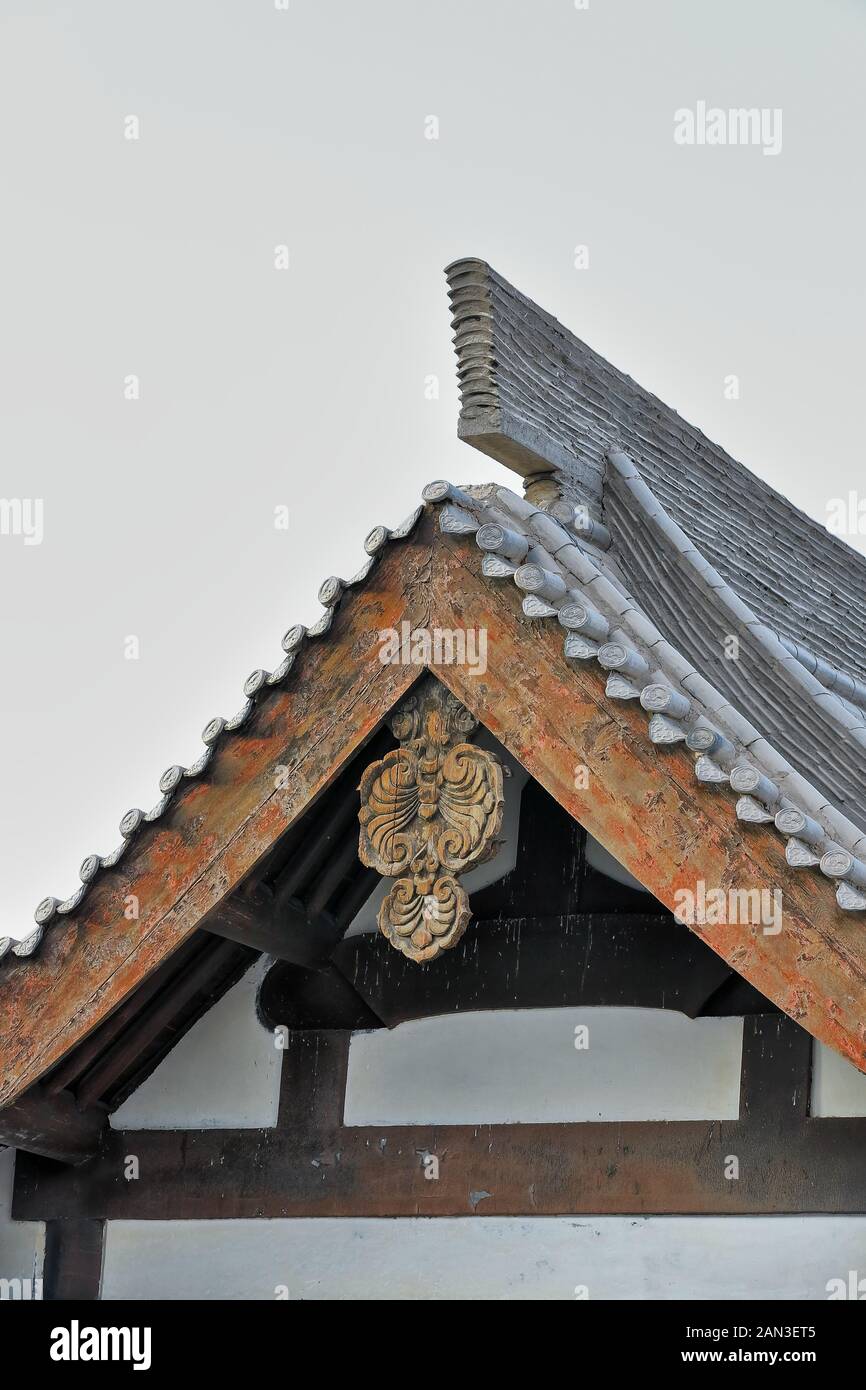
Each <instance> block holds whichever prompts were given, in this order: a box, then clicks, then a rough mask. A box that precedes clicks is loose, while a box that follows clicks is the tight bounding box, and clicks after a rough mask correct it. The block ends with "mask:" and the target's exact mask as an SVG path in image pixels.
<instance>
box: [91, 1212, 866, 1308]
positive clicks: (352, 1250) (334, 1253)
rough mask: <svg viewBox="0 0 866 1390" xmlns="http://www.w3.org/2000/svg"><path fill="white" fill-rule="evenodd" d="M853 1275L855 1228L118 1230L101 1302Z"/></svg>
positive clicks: (819, 1282)
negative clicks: (107, 1300)
mask: <svg viewBox="0 0 866 1390" xmlns="http://www.w3.org/2000/svg"><path fill="white" fill-rule="evenodd" d="M851 1270H859V1271H860V1273H861V1275H866V1217H863V1216H848V1217H845V1216H838V1217H837V1216H765V1217H759V1216H751V1217H739V1216H738V1217H733V1216H727V1217H708V1216H703V1217H702V1216H696V1217H680V1216H668V1217H664V1216H654V1217H642V1218H638V1217H630V1216H605V1217H582V1218H579V1217H547V1218H543V1217H537V1218H533V1219H522V1218H516V1217H475V1218H473V1217H464V1218H460V1217H457V1218H453V1217H438V1218H434V1219H429V1218H428V1219H418V1220H411V1219H397V1220H347V1219H343V1220H332V1219H329V1218H322V1219H318V1220H294V1221H179V1222H163V1221H139V1222H135V1221H117V1222H110V1223H109V1225H108V1230H107V1237H106V1255H105V1266H104V1273H103V1298H108V1299H117V1298H147V1299H157V1298H161V1299H196V1298H201V1299H220V1298H222V1299H272V1298H276V1297H284V1298H285V1297H288V1298H289V1299H294V1300H301V1299H310V1300H312V1299H357V1300H378V1299H414V1300H423V1301H425V1302H430V1301H433V1300H439V1299H467V1300H469V1299H488V1300H490V1299H494V1300H496V1299H567V1300H573V1299H575V1298H576V1297H581V1296H586V1297H588V1298H589V1299H590V1300H592V1299H601V1298H612V1299H672V1298H685V1299H692V1298H697V1299H707V1298H711V1299H740V1298H743V1299H750V1298H769V1299H783V1298H784V1299H826V1298H827V1284H828V1282H829V1281H830V1280H831V1279H837V1278H838V1279H843V1280H847V1278H848V1274H849V1271H851ZM583 1290H585V1291H586V1293H585V1294H583V1292H582V1291H583ZM576 1291H577V1293H576Z"/></svg>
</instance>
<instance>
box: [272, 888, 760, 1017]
mask: <svg viewBox="0 0 866 1390" xmlns="http://www.w3.org/2000/svg"><path fill="white" fill-rule="evenodd" d="M332 959H333V961H334V963H335V964H336V965H337V966H338V967H339V969H340V970H341V971H342V973H343V974H344V975H345V977H346V979H347V980H348V981H349V982H350V983H351V985H352V986H353V988H354V989H355V990H357V992H358V993H359V994H360V995H361V997H362V998H363V999H364V1000H365V1001H366V1003H367V1004H368V1005H369V1007H370V1008H371V1009H372V1010H373V1012H374V1013H375V1014H376V1015H378V1017H379V1018H381V1019H382V1020H383V1022H384V1023H385V1024H386V1025H387V1026H388V1027H389V1028H393V1027H394V1026H395V1025H396V1024H398V1023H404V1022H406V1021H407V1020H408V1019H413V1018H430V1017H432V1016H434V1015H436V1014H449V1013H460V1012H464V1011H468V1010H476V1009H557V1008H566V1007H568V1006H569V1005H575V1004H586V1005H608V1006H611V1007H614V1006H626V1007H634V1008H647V1009H653V1008H659V1009H660V1008H669V1009H677V1010H679V1011H680V1012H681V1013H684V1014H687V1015H688V1017H690V1018H695V1017H697V1016H698V1015H699V1014H700V1013H701V1011H702V1008H703V1005H704V1003H705V1002H706V1000H707V999H708V998H710V997H711V996H712V995H713V994H714V992H715V991H716V989H717V988H718V986H719V985H720V984H721V983H722V982H723V981H724V980H726V979H727V978H728V976H729V974H730V970H729V967H728V966H726V965H725V963H724V961H721V960H719V957H718V956H717V955H716V954H715V953H714V952H713V951H710V950H708V948H707V947H706V946H704V945H703V943H702V942H701V941H699V940H698V939H697V937H695V936H694V934H693V933H692V932H690V931H688V929H687V928H686V927H683V926H680V925H678V924H677V923H676V922H674V921H673V919H672V918H671V917H670V916H668V915H667V914H666V913H655V914H651V913H646V914H642V915H631V914H628V915H622V914H605V913H586V914H578V913H573V914H570V915H567V916H561V917H535V918H514V919H507V920H504V921H500V920H495V921H490V922H474V923H472V924H470V926H469V928H468V929H467V931H466V934H465V936H464V937H463V939H462V940H461V941H460V942H459V943H458V945H457V946H455V947H454V949H453V950H451V951H448V952H447V953H446V954H444V955H443V956H442V957H441V958H440V959H439V960H437V961H436V962H435V964H434V965H431V966H429V967H426V968H423V969H422V968H419V967H418V966H417V965H416V964H415V962H414V961H410V960H407V958H406V957H405V956H403V955H401V954H400V953H399V952H397V951H395V950H394V949H393V948H392V947H391V946H390V945H389V943H388V942H387V941H386V940H385V938H384V937H383V936H381V935H380V934H379V933H378V932H369V933H365V934H363V935H359V936H352V937H347V938H345V939H344V940H343V941H341V942H340V943H339V944H338V945H337V946H336V947H335V949H334V952H333V955H332ZM279 981H280V968H279V967H275V968H274V970H273V971H272V972H271V973H270V974H269V975H268V977H267V979H266V981H265V982H264V984H263V987H262V990H261V994H260V1003H261V1007H262V1010H263V1013H264V1014H265V1015H266V1016H267V1017H269V1018H270V1017H271V1016H272V1015H274V1016H275V1015H276V1014H277V1013H281V1014H282V1015H283V1016H286V1013H287V1010H288V1009H289V1008H290V1007H291V990H292V987H293V980H292V977H291V975H286V976H285V978H284V984H283V986H282V987H281V986H280V984H279ZM763 1007H767V1008H769V1007H771V1006H770V1005H766V1004H765V1005H763Z"/></svg>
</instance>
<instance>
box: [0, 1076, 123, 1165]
mask: <svg viewBox="0 0 866 1390" xmlns="http://www.w3.org/2000/svg"><path fill="white" fill-rule="evenodd" d="M107 1123H108V1115H107V1112H106V1111H105V1110H104V1109H103V1108H102V1107H101V1106H92V1107H91V1108H89V1109H83V1110H79V1108H78V1106H77V1105H76V1103H75V1101H74V1100H73V1098H72V1096H71V1095H69V1093H68V1092H67V1091H60V1092H59V1093H58V1094H57V1095H51V1096H49V1095H46V1093H45V1092H44V1091H43V1090H42V1089H41V1088H40V1087H34V1088H33V1090H31V1091H29V1092H28V1093H27V1094H26V1095H23V1096H21V1097H20V1099H19V1100H17V1101H16V1102H15V1103H14V1104H13V1105H7V1106H6V1107H5V1108H4V1109H2V1110H0V1144H6V1145H8V1146H9V1147H10V1148H13V1149H25V1150H27V1151H28V1152H29V1153H34V1154H41V1155H42V1156H43V1157H44V1158H53V1159H57V1160H58V1161H59V1162H60V1163H72V1164H78V1163H83V1162H84V1161H85V1160H86V1159H88V1158H91V1157H92V1156H93V1155H94V1154H95V1153H96V1151H97V1150H98V1148H99V1145H100V1142H101V1140H102V1138H103V1135H104V1134H105V1131H106V1127H107Z"/></svg>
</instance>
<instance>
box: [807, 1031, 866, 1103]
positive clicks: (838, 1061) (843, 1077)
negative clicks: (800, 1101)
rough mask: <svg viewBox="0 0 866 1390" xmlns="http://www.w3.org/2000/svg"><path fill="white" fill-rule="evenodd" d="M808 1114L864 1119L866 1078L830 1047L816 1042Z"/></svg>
mask: <svg viewBox="0 0 866 1390" xmlns="http://www.w3.org/2000/svg"><path fill="white" fill-rule="evenodd" d="M810 1109H811V1113H812V1114H813V1115H818V1116H825V1117H826V1116H830V1115H866V1076H864V1075H863V1073H862V1071H858V1070H857V1068H856V1067H855V1066H854V1065H853V1064H852V1063H851V1062H848V1061H846V1059H845V1058H844V1057H840V1056H839V1053H838V1052H836V1051H834V1049H833V1048H832V1047H825V1046H824V1044H823V1043H819V1042H816V1043H815V1044H814V1051H813V1053H812V1099H811V1105H810Z"/></svg>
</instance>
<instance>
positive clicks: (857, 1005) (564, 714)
mask: <svg viewBox="0 0 866 1390" xmlns="http://www.w3.org/2000/svg"><path fill="white" fill-rule="evenodd" d="M481 559H482V557H481V554H480V552H479V551H478V550H477V548H476V549H473V547H471V546H469V545H466V544H461V543H460V542H458V541H455V540H452V539H450V538H445V539H443V542H442V544H441V546H440V547H438V548H437V563H436V566H435V570H434V586H435V593H434V611H435V613H436V616H437V622H438V623H439V624H441V625H442V626H443V627H452V628H454V627H459V626H461V625H467V626H474V627H476V628H479V627H484V628H486V630H487V651H488V658H487V660H488V666H487V671H486V672H485V673H484V674H483V675H477V674H473V673H472V671H471V670H470V669H469V668H468V667H466V666H456V665H455V666H441V667H439V668H437V671H436V674H437V675H438V677H439V679H440V680H442V681H443V682H444V683H445V684H446V685H448V686H449V687H450V689H451V690H453V692H454V694H455V695H456V696H457V697H458V699H460V700H461V701H462V702H463V704H465V705H466V707H467V708H468V709H469V710H471V711H472V713H473V714H475V715H476V716H477V718H478V719H479V720H480V721H481V722H482V723H483V724H485V725H486V727H487V728H488V729H490V731H491V732H492V733H493V734H495V735H496V737H497V738H499V739H500V740H501V742H502V743H503V744H504V746H505V747H506V748H507V749H508V750H509V751H510V752H511V753H512V754H513V755H514V756H515V757H516V758H517V759H518V760H519V761H520V762H521V763H522V764H523V766H524V767H525V768H526V769H527V770H528V771H529V772H530V774H531V775H532V776H533V777H535V778H536V780H537V781H539V782H540V783H541V785H542V786H544V787H545V788H546V790H547V791H548V792H550V794H551V795H552V796H553V797H554V798H555V799H556V800H557V801H558V802H559V803H560V805H561V806H563V807H564V808H565V809H566V810H567V811H568V812H569V814H570V815H572V816H574V817H575V819H577V820H579V821H580V822H581V824H582V825H584V826H585V827H586V829H587V830H588V831H589V832H590V834H592V835H593V836H595V838H596V839H597V840H599V841H600V842H601V844H603V845H604V846H605V848H606V849H608V850H609V851H610V852H611V854H613V855H614V856H615V857H616V858H617V859H618V860H619V861H620V863H622V864H623V865H624V866H625V868H626V869H628V870H629V872H630V873H632V874H633V875H634V876H635V878H637V879H639V881H640V882H641V883H643V884H644V886H645V887H646V888H648V889H649V890H650V892H652V893H653V894H654V895H655V896H656V897H657V898H658V899H659V901H660V902H661V903H663V904H664V905H665V906H666V907H668V908H670V909H671V910H672V911H673V910H675V908H676V906H677V898H676V896H675V895H676V893H677V890H678V889H691V890H692V891H694V890H695V887H696V884H697V882H698V880H703V881H704V883H705V884H706V885H707V886H708V887H712V888H716V887H717V888H722V889H724V890H728V889H750V888H761V887H764V888H767V889H769V890H774V889H780V890H781V892H782V894H783V899H782V907H783V926H782V930H781V932H779V934H778V935H765V934H764V933H763V930H762V928H761V926H760V925H754V924H746V925H710V924H705V925H697V926H695V927H694V928H693V929H694V930H695V931H696V932H697V934H698V935H699V936H700V937H701V938H702V940H704V941H705V942H706V943H707V945H709V946H710V947H711V948H712V949H713V950H714V951H716V952H717V953H718V954H719V955H720V956H721V957H722V958H723V959H724V960H726V961H727V962H728V964H729V965H730V966H731V967H732V968H733V969H734V970H736V971H737V972H738V973H739V974H740V975H742V976H744V978H745V979H747V980H748V981H749V982H750V983H751V984H752V985H754V986H755V988H756V989H758V990H759V991H760V992H761V994H763V995H765V996H766V997H767V998H768V999H771V1000H772V1001H773V1002H774V1003H775V1004H777V1005H778V1007H779V1008H780V1009H782V1010H783V1011H784V1012H785V1013H787V1014H789V1015H790V1017H791V1018H793V1019H795V1020H796V1021H797V1022H798V1023H800V1024H801V1025H802V1026H803V1027H804V1028H806V1029H807V1030H808V1031H809V1032H810V1033H812V1034H813V1035H814V1036H815V1037H817V1038H820V1040H821V1041H822V1042H825V1043H827V1044H828V1045H829V1046H831V1047H833V1048H835V1049H836V1050H837V1051H838V1052H840V1053H841V1054H842V1055H843V1056H844V1057H847V1058H848V1059H849V1060H850V1061H852V1062H853V1063H854V1065H855V1066H857V1067H858V1068H860V1070H866V941H864V938H863V932H862V927H861V926H860V924H859V923H857V922H855V921H852V920H851V918H850V916H846V914H845V913H844V912H843V911H841V909H840V908H839V907H838V906H837V903H836V900H835V897H834V895H833V892H832V888H831V887H830V885H829V884H828V883H827V881H826V879H824V878H822V877H821V876H819V875H815V874H808V873H802V872H798V871H796V870H794V869H792V868H791V867H790V866H789V865H788V864H787V862H786V860H785V854H784V846H783V844H782V841H781V840H780V838H779V836H778V835H777V834H776V833H775V831H774V829H772V828H769V829H768V828H767V827H764V826H745V825H743V824H741V823H739V822H738V821H737V819H736V815H735V809H734V805H733V800H732V798H731V796H730V793H725V792H724V791H721V790H720V789H718V788H715V787H709V786H705V785H702V784H701V783H699V782H697V781H696V779H695V775H694V764H693V760H692V758H691V757H690V755H689V753H688V752H687V751H686V750H685V748H684V747H683V746H682V745H675V746H665V747H659V746H656V745H653V744H651V743H650V741H649V739H648V737H647V727H646V717H645V715H644V714H643V713H642V711H641V710H640V709H639V708H635V707H634V706H633V705H632V704H631V703H630V702H614V701H611V700H608V699H607V698H606V696H605V693H604V682H603V675H602V674H601V673H600V672H599V670H598V669H597V667H596V666H595V664H594V663H593V664H592V665H581V664H579V663H568V662H567V661H566V660H565V658H564V656H563V650H562V645H563V643H562V632H561V629H560V628H559V627H558V625H557V624H553V623H546V622H532V621H531V620H529V619H527V618H526V617H525V616H524V614H523V613H522V611H521V607H520V597H519V594H518V593H517V591H516V589H515V588H514V586H513V585H508V584H505V585H496V586H494V585H490V584H488V583H487V582H486V581H485V580H484V579H483V577H482V576H481V574H480V568H481ZM581 769H586V772H587V773H588V776H580V777H578V776H577V775H576V774H577V773H578V771H579V770H581Z"/></svg>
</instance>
